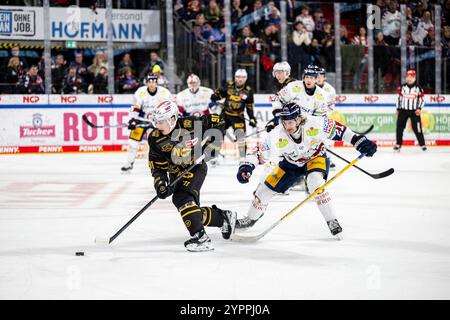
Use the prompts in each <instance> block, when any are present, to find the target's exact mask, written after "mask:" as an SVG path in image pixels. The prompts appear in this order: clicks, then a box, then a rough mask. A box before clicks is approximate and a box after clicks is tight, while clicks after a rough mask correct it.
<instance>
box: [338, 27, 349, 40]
mask: <svg viewBox="0 0 450 320" xmlns="http://www.w3.org/2000/svg"><path fill="white" fill-rule="evenodd" d="M339 34H340V36H341V44H350V40H349V39H348V31H347V28H346V27H345V26H344V25H341V27H340V29H339Z"/></svg>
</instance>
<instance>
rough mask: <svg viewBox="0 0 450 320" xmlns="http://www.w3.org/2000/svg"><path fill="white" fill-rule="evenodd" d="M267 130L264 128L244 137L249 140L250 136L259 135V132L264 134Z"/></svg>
mask: <svg viewBox="0 0 450 320" xmlns="http://www.w3.org/2000/svg"><path fill="white" fill-rule="evenodd" d="M266 130H267V129H266V128H262V129H261V130H258V131H255V132H253V133H250V134H248V135H246V136H245V139H247V138H250V137H252V136H255V135H257V134H260V133H261V132H265V131H266Z"/></svg>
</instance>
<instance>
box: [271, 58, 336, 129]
mask: <svg viewBox="0 0 450 320" xmlns="http://www.w3.org/2000/svg"><path fill="white" fill-rule="evenodd" d="M278 74H279V72H274V75H275V76H277V75H278ZM278 77H280V75H278ZM317 77H318V72H317V69H316V68H315V67H314V66H308V67H307V68H305V70H304V72H303V78H302V80H294V81H290V82H289V83H287V84H286V85H284V86H283V88H282V89H281V90H280V91H278V93H277V94H276V95H275V98H274V99H273V100H274V101H273V103H272V107H273V111H272V113H273V114H274V119H273V120H271V121H269V122H268V123H267V125H266V130H267V132H270V131H271V130H272V129H273V128H275V127H276V126H277V125H278V120H279V119H278V117H277V113H278V112H279V110H280V109H281V105H282V104H286V103H289V102H295V103H297V104H299V105H300V106H301V108H302V112H303V113H306V114H310V115H314V116H323V115H325V114H326V112H327V108H328V107H327V101H326V100H325V99H326V93H325V91H324V90H323V89H322V88H320V87H318V86H317V85H316V82H317ZM277 79H278V78H277ZM278 81H280V80H278Z"/></svg>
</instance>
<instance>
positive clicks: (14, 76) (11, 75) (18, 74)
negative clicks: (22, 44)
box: [4, 56, 25, 94]
mask: <svg viewBox="0 0 450 320" xmlns="http://www.w3.org/2000/svg"><path fill="white" fill-rule="evenodd" d="M24 76H25V70H24V68H23V65H22V64H21V63H20V60H19V57H15V56H14V57H11V58H9V61H8V65H7V68H6V75H5V80H6V82H7V83H8V84H9V85H6V86H5V88H4V93H10V94H14V93H19V92H18V88H17V86H18V85H19V83H20V81H21V80H22V79H23V77H24Z"/></svg>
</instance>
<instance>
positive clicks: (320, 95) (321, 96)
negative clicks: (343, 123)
mask: <svg viewBox="0 0 450 320" xmlns="http://www.w3.org/2000/svg"><path fill="white" fill-rule="evenodd" d="M316 99H317V101H322V100H323V99H324V98H323V95H322V94H321V93H317V94H316Z"/></svg>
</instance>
